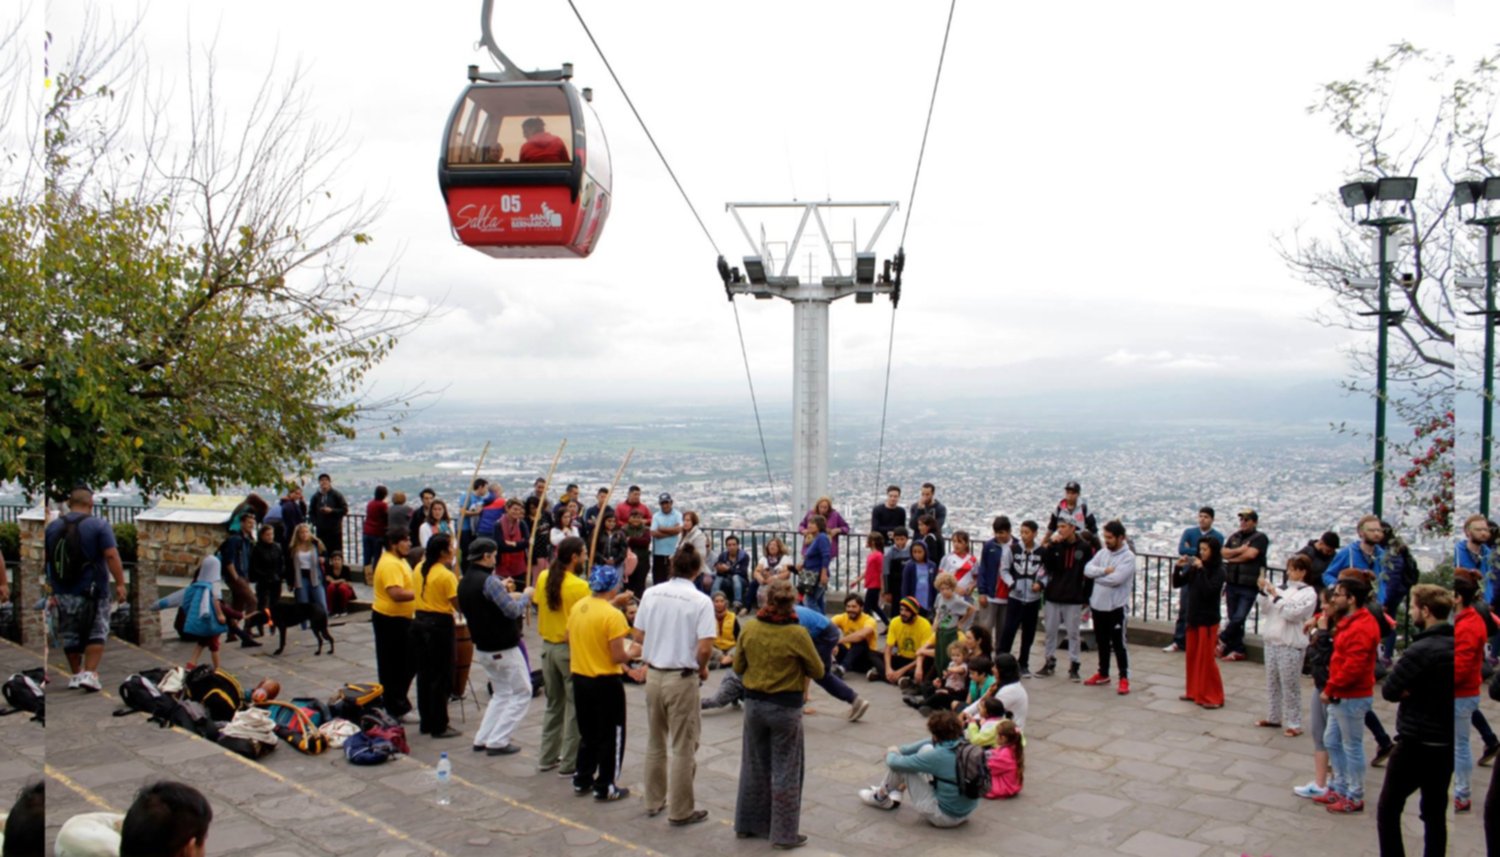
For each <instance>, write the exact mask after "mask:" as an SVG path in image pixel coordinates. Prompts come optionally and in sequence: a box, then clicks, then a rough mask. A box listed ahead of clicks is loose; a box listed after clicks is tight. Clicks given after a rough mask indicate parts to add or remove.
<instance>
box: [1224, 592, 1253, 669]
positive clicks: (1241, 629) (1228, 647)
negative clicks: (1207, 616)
mask: <svg viewBox="0 0 1500 857" xmlns="http://www.w3.org/2000/svg"><path fill="white" fill-rule="evenodd" d="M1224 606H1225V607H1226V608H1228V611H1229V624H1228V625H1225V626H1224V630H1223V631H1222V632H1221V633H1220V634H1219V642H1221V643H1223V644H1224V654H1226V655H1227V654H1229V653H1230V652H1239V653H1240V654H1242V655H1243V654H1245V619H1246V618H1247V617H1248V616H1249V615H1250V608H1251V607H1254V606H1255V587H1253V586H1241V585H1239V584H1237V583H1229V584H1226V585H1225V586H1224Z"/></svg>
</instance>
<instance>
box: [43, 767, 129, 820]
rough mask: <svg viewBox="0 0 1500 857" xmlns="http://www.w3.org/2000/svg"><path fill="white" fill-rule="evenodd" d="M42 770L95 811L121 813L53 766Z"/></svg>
mask: <svg viewBox="0 0 1500 857" xmlns="http://www.w3.org/2000/svg"><path fill="white" fill-rule="evenodd" d="M42 770H43V771H45V772H46V774H47V776H49V777H51V778H52V779H54V780H56V781H57V782H58V783H60V784H62V785H63V786H64V787H65V788H67V789H68V790H69V791H71V792H73V793H74V794H76V795H78V796H79V797H81V798H83V799H84V800H85V801H87V802H88V804H89V806H92V807H94V808H95V809H99V810H103V811H104V812H119V810H118V809H115V808H114V807H113V806H111V805H110V803H109V801H107V800H105V799H104V798H102V797H99V796H98V795H96V794H94V793H93V792H91V791H89V790H88V789H87V788H85V787H83V786H81V785H79V784H78V783H77V782H76V781H74V780H73V778H72V777H69V776H68V775H67V774H65V773H63V772H62V771H59V770H58V769H56V768H54V767H52V766H51V765H44V766H43V767H42Z"/></svg>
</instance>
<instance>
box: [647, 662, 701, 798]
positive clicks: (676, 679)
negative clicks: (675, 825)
mask: <svg viewBox="0 0 1500 857" xmlns="http://www.w3.org/2000/svg"><path fill="white" fill-rule="evenodd" d="M646 716H647V718H648V720H649V724H650V729H649V736H650V737H649V738H648V740H647V743H646V810H647V811H648V812H653V811H659V810H660V809H661V808H662V806H663V805H665V806H666V808H667V818H668V819H673V820H681V819H685V818H687V817H688V816H690V815H692V814H693V775H694V774H695V773H696V772H697V770H698V762H697V759H696V756H697V753H698V734H699V731H700V728H701V725H702V722H701V720H700V719H699V717H700V710H699V703H698V671H697V670H694V671H693V672H691V673H689V674H688V675H686V676H684V675H682V671H681V670H665V671H664V670H656V669H648V670H647V671H646ZM668 743H670V744H671V748H672V765H671V776H670V777H668V773H667V745H668Z"/></svg>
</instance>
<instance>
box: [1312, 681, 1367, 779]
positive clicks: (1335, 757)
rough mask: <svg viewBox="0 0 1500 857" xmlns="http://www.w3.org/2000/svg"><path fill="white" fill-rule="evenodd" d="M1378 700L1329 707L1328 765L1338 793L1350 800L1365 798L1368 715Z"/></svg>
mask: <svg viewBox="0 0 1500 857" xmlns="http://www.w3.org/2000/svg"><path fill="white" fill-rule="evenodd" d="M1373 704H1374V697H1370V696H1362V697H1359V698H1358V699H1341V700H1339V701H1338V702H1336V703H1334V704H1331V705H1329V706H1328V729H1327V731H1326V732H1324V733H1323V743H1324V745H1326V746H1327V747H1328V765H1329V767H1331V768H1332V769H1333V779H1332V780H1331V782H1332V784H1333V787H1334V791H1336V792H1338V793H1339V794H1341V795H1343V796H1344V797H1347V798H1349V799H1350V800H1358V801H1362V800H1364V799H1365V742H1364V739H1365V712H1367V711H1369V710H1370V707H1371V705H1373Z"/></svg>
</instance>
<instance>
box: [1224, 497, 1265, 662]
mask: <svg viewBox="0 0 1500 857" xmlns="http://www.w3.org/2000/svg"><path fill="white" fill-rule="evenodd" d="M1239 517H1240V528H1239V529H1238V530H1235V531H1234V533H1232V534H1231V535H1230V536H1229V539H1228V540H1227V541H1226V542H1224V575H1225V576H1224V606H1225V608H1226V611H1227V612H1228V613H1229V624H1227V625H1225V626H1224V630H1223V631H1221V632H1220V633H1219V656H1220V657H1221V658H1223V659H1224V660H1226V661H1243V660H1244V659H1245V658H1246V657H1247V655H1246V653H1245V619H1246V618H1248V617H1249V616H1250V608H1251V607H1254V606H1255V596H1256V594H1257V592H1258V591H1259V590H1258V588H1257V582H1258V581H1259V580H1260V576H1261V575H1262V574H1264V573H1265V570H1266V552H1267V551H1268V550H1270V548H1271V540H1270V539H1269V538H1268V537H1267V536H1266V534H1265V533H1262V532H1260V531H1259V530H1257V529H1256V526H1257V525H1258V524H1259V523H1260V515H1258V514H1257V513H1256V511H1255V510H1254V509H1241V510H1240V515H1239Z"/></svg>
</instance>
